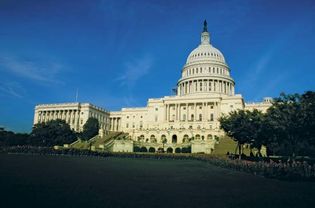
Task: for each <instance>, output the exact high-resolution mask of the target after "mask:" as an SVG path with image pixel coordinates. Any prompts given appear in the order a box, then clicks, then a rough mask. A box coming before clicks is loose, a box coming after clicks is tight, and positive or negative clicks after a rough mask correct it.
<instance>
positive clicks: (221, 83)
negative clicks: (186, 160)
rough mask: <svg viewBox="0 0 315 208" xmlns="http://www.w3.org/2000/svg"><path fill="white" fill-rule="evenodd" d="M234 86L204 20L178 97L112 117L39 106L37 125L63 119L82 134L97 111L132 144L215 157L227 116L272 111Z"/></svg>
mask: <svg viewBox="0 0 315 208" xmlns="http://www.w3.org/2000/svg"><path fill="white" fill-rule="evenodd" d="M234 87H235V82H234V80H233V78H232V77H231V71H230V68H229V66H228V65H227V63H226V61H225V58H224V56H223V54H222V53H221V52H220V51H219V50H218V49H217V48H215V47H214V46H213V45H212V44H211V41H210V34H209V32H208V30H207V23H206V21H205V23H204V28H203V31H202V33H201V41H200V44H199V46H198V47H197V48H196V49H194V50H193V51H192V52H191V53H190V54H189V56H188V58H187V60H186V63H185V65H184V66H183V69H182V71H181V78H180V79H179V80H178V82H177V93H176V95H175V96H165V97H163V98H151V99H149V100H148V102H147V106H145V107H140V108H122V109H121V111H115V112H110V113H107V112H106V111H102V110H99V108H96V107H84V106H85V105H88V104H79V103H77V104H64V105H55V104H51V105H39V106H36V110H35V119H34V123H37V122H41V121H45V119H49V118H50V119H54V118H56V117H58V116H59V117H61V118H63V116H65V118H66V120H67V119H68V120H67V122H70V124H71V127H72V128H74V129H75V130H79V131H80V130H82V125H83V124H84V123H85V121H86V120H87V118H88V117H89V116H90V115H91V114H90V113H91V112H97V113H98V115H100V116H101V117H100V121H101V127H102V128H104V130H106V131H107V130H109V131H122V132H125V133H128V134H129V137H130V138H131V139H132V140H133V141H134V145H137V146H146V147H151V148H154V150H155V151H157V150H158V149H160V148H162V149H163V150H164V151H165V150H166V149H167V150H168V151H169V152H175V150H176V149H178V148H179V149H180V148H184V147H186V146H190V147H191V151H192V152H204V153H211V152H212V151H213V149H214V147H215V144H216V143H217V142H218V138H219V137H220V136H222V135H223V132H222V130H220V124H219V121H218V119H219V118H220V117H221V116H222V115H223V114H228V113H229V112H231V111H235V110H238V109H248V110H253V109H259V110H261V111H263V112H265V111H266V109H267V108H269V107H270V106H271V99H270V98H266V99H265V100H264V102H261V103H251V104H246V103H245V102H244V99H243V97H242V95H240V94H235V90H234ZM88 106H91V105H88ZM51 111H52V113H51ZM92 115H93V113H92ZM67 116H68V117H67Z"/></svg>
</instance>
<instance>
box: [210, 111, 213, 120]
mask: <svg viewBox="0 0 315 208" xmlns="http://www.w3.org/2000/svg"><path fill="white" fill-rule="evenodd" d="M210 121H213V113H211V114H210Z"/></svg>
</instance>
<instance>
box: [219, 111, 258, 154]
mask: <svg viewBox="0 0 315 208" xmlns="http://www.w3.org/2000/svg"><path fill="white" fill-rule="evenodd" d="M262 120H263V114H262V113H261V112H260V111H258V110H253V111H248V110H239V111H233V112H230V113H229V115H226V116H222V117H221V118H220V119H219V121H220V128H221V129H223V130H224V131H225V133H226V134H227V135H228V136H230V137H231V138H232V139H233V140H234V141H236V142H237V147H238V152H239V159H241V155H242V146H243V145H244V144H246V143H247V144H252V145H254V146H255V147H259V148H260V147H261V145H262V141H260V140H259V139H258V138H259V135H260V134H261V133H260V130H261V127H262Z"/></svg>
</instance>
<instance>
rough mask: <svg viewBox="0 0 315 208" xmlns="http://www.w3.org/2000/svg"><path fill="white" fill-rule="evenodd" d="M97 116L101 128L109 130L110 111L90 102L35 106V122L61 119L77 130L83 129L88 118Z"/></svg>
mask: <svg viewBox="0 0 315 208" xmlns="http://www.w3.org/2000/svg"><path fill="white" fill-rule="evenodd" d="M90 117H92V118H96V119H97V120H98V122H99V124H100V128H101V129H103V130H105V131H109V130H110V123H109V112H108V111H106V110H105V109H103V108H100V107H97V106H95V105H92V104H90V103H60V104H41V105H36V106H35V114H34V124H36V123H41V122H47V121H50V120H56V119H61V120H64V121H66V123H67V124H69V125H70V128H71V129H73V130H74V131H76V132H80V131H82V130H83V125H84V124H85V122H86V121H87V120H88V118H90Z"/></svg>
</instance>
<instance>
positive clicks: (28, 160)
mask: <svg viewBox="0 0 315 208" xmlns="http://www.w3.org/2000/svg"><path fill="white" fill-rule="evenodd" d="M0 165H1V166H0V167H1V169H0V184H1V193H0V199H1V205H0V207H77V208H78V207H106V208H107V207H233V208H235V207H243V208H244V207H251V208H252V207H266V208H267V207H268V208H269V207H311V206H313V205H314V204H315V198H314V196H315V183H311V182H288V181H279V180H273V179H265V178H263V177H258V176H253V175H249V174H246V173H241V172H236V171H231V170H227V169H222V168H218V167H215V166H212V165H210V164H207V163H205V162H201V161H193V160H170V159H168V160H155V159H127V158H124V159H121V158H96V157H79V156H36V155H6V154H1V155H0Z"/></svg>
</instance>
